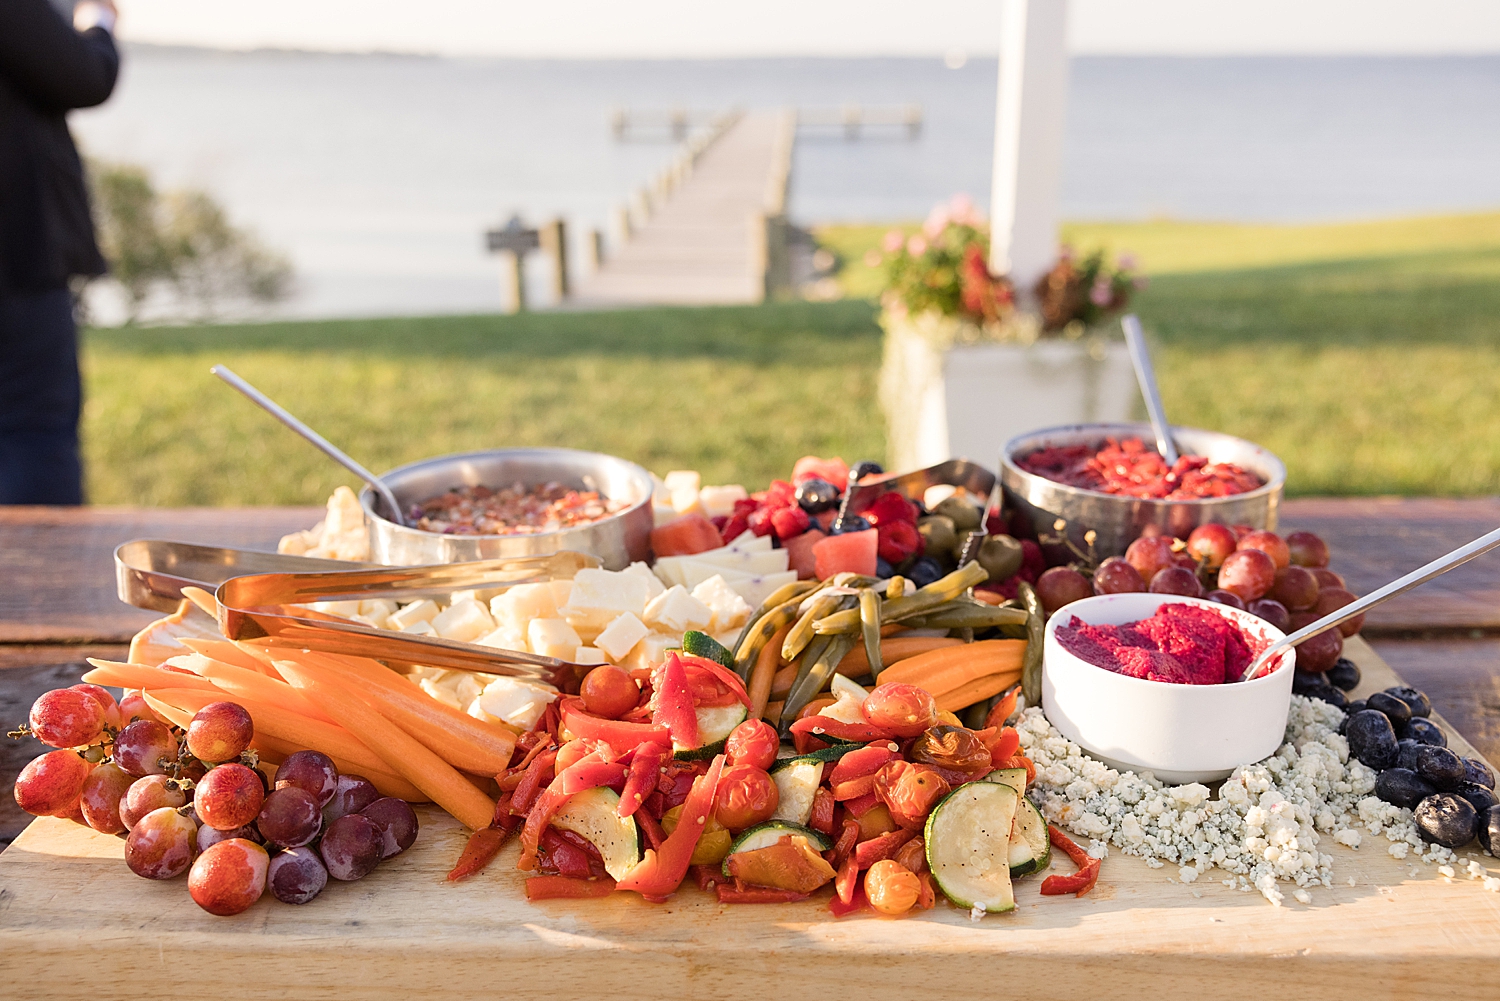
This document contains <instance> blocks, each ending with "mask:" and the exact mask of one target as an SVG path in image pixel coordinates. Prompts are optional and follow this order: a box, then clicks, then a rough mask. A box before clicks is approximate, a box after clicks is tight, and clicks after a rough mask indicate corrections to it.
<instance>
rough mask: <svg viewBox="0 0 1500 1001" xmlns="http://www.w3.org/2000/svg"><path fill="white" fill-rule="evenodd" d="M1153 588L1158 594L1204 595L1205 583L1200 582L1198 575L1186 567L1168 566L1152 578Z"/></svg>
mask: <svg viewBox="0 0 1500 1001" xmlns="http://www.w3.org/2000/svg"><path fill="white" fill-rule="evenodd" d="M1151 590H1152V591H1154V592H1155V593H1157V594H1180V595H1182V596H1184V597H1187V598H1201V597H1203V585H1202V584H1200V583H1199V582H1198V575H1197V574H1195V573H1193V571H1191V570H1189V569H1187V568H1186V567H1167V568H1166V569H1165V570H1162V571H1160V572H1159V573H1157V575H1156V576H1155V577H1153V578H1152V580H1151Z"/></svg>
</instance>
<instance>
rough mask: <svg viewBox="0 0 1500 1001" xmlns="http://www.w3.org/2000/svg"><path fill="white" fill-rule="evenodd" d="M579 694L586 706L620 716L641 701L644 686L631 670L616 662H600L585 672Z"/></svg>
mask: <svg viewBox="0 0 1500 1001" xmlns="http://www.w3.org/2000/svg"><path fill="white" fill-rule="evenodd" d="M578 694H579V695H580V696H582V698H583V708H585V709H587V710H588V711H589V712H591V713H593V714H594V715H595V716H603V717H604V718H605V719H619V718H620V717H621V716H624V715H625V714H626V713H628V712H630V710H632V709H634V708H635V707H636V704H637V703H639V702H640V701H641V690H640V687H639V686H637V685H636V683H635V681H634V679H632V678H631V677H630V674H629V672H627V671H626V670H625V669H624V668H622V667H616V666H615V665H613V664H600V665H599V666H598V667H596V668H594V669H593V670H592V671H590V672H589V673H588V674H586V675H584V678H583V684H582V685H580V686H579V688H578Z"/></svg>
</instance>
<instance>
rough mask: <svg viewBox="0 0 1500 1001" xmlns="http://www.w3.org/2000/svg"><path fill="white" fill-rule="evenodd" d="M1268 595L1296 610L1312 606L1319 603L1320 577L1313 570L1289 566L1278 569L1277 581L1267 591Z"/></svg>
mask: <svg viewBox="0 0 1500 1001" xmlns="http://www.w3.org/2000/svg"><path fill="white" fill-rule="evenodd" d="M1266 597H1268V598H1275V599H1276V600H1277V601H1279V602H1281V603H1282V604H1283V605H1285V606H1286V607H1287V608H1289V609H1292V610H1294V611H1299V612H1300V611H1302V610H1303V609H1307V608H1311V607H1313V606H1314V605H1316V604H1317V603H1318V578H1316V577H1314V576H1313V575H1312V571H1311V570H1307V569H1305V568H1303V567H1299V566H1289V567H1287V568H1286V569H1285V570H1279V571H1277V573H1276V582H1275V583H1274V584H1272V585H1271V590H1270V591H1268V592H1266Z"/></svg>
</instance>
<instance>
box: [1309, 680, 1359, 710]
mask: <svg viewBox="0 0 1500 1001" xmlns="http://www.w3.org/2000/svg"><path fill="white" fill-rule="evenodd" d="M1301 694H1302V695H1303V696H1305V697H1306V698H1309V699H1320V700H1321V701H1323V702H1327V703H1328V704H1329V705H1331V706H1338V707H1339V708H1340V709H1342V708H1344V707H1345V706H1347V705H1348V704H1349V700H1348V699H1347V698H1345V697H1344V693H1343V692H1341V691H1339V690H1338V689H1337V688H1334V687H1333V686H1332V685H1308V686H1307V687H1306V688H1304V689H1303V690H1302V692H1301Z"/></svg>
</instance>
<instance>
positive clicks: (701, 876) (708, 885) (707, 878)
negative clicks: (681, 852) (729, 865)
mask: <svg viewBox="0 0 1500 1001" xmlns="http://www.w3.org/2000/svg"><path fill="white" fill-rule="evenodd" d="M690 871H691V872H692V874H693V881H694V882H696V883H697V884H698V889H700V890H702V891H703V892H704V893H708V892H710V891H711V890H713V888H714V887H716V886H718V885H719V884H720V883H722V882H724V871H723V870H722V869H720V868H719V867H718V866H716V865H695V866H693V867H692V868H691V870H690Z"/></svg>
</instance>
